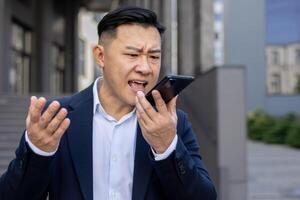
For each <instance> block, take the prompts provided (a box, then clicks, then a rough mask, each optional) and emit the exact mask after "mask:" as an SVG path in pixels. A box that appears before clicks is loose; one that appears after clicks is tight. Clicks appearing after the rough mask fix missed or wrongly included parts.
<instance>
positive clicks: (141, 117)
mask: <svg viewBox="0 0 300 200" xmlns="http://www.w3.org/2000/svg"><path fill="white" fill-rule="evenodd" d="M135 103H136V109H137V117H138V119H139V121H141V122H142V123H143V124H144V125H146V124H147V121H148V122H150V121H151V118H150V117H149V116H148V115H147V113H146V112H145V111H144V108H143V107H142V105H141V104H140V103H139V99H138V97H136V102H135Z"/></svg>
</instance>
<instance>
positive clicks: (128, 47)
mask: <svg viewBox="0 0 300 200" xmlns="http://www.w3.org/2000/svg"><path fill="white" fill-rule="evenodd" d="M126 49H129V50H134V51H137V52H139V53H142V52H143V48H141V49H139V48H137V47H133V46H126ZM160 52H161V50H160V49H150V50H149V51H148V53H160Z"/></svg>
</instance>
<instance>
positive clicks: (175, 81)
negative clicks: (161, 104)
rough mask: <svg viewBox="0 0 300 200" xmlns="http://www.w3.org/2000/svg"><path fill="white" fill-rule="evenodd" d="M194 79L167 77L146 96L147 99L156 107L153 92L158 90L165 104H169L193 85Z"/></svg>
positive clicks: (179, 76) (188, 77) (180, 76)
mask: <svg viewBox="0 0 300 200" xmlns="http://www.w3.org/2000/svg"><path fill="white" fill-rule="evenodd" d="M194 79H195V78H194V77H193V76H183V75H167V76H165V77H164V78H163V79H162V80H161V81H160V82H158V83H157V84H156V85H155V86H154V88H152V89H151V90H150V91H149V92H148V93H147V94H146V99H147V100H148V101H149V102H150V104H151V105H153V106H154V105H155V101H154V99H153V97H152V94H151V92H152V91H153V90H158V91H159V93H160V95H161V96H162V98H163V100H164V101H165V103H168V102H169V101H170V100H171V99H172V98H173V97H175V96H176V95H178V94H179V93H180V92H181V91H182V90H183V89H184V88H186V87H187V86H188V85H189V84H190V83H192V82H193V81H194Z"/></svg>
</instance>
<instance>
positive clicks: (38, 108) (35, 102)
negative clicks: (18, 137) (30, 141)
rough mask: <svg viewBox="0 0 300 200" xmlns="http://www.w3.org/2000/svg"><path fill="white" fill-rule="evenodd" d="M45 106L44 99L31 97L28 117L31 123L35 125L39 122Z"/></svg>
mask: <svg viewBox="0 0 300 200" xmlns="http://www.w3.org/2000/svg"><path fill="white" fill-rule="evenodd" d="M45 104H46V99H45V98H44V97H40V98H39V99H37V98H36V97H35V96H33V97H31V105H30V111H29V113H30V114H29V117H30V120H31V122H32V123H37V122H38V121H39V120H40V116H41V112H42V110H43V108H44V106H45Z"/></svg>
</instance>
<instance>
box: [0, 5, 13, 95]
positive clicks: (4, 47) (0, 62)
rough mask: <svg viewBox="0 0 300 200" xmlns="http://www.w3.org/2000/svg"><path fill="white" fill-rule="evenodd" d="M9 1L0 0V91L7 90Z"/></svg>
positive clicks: (4, 91)
mask: <svg viewBox="0 0 300 200" xmlns="http://www.w3.org/2000/svg"><path fill="white" fill-rule="evenodd" d="M11 3H12V1H9V0H2V1H0V25H1V30H2V31H0V47H1V48H0V79H1V80H0V93H8V92H9V67H10V38H11V37H10V35H11V34H10V33H11V29H10V23H11ZM4 30H5V31H4Z"/></svg>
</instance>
